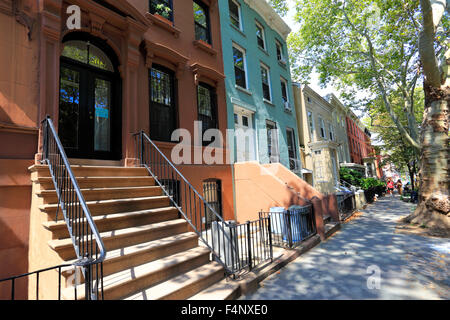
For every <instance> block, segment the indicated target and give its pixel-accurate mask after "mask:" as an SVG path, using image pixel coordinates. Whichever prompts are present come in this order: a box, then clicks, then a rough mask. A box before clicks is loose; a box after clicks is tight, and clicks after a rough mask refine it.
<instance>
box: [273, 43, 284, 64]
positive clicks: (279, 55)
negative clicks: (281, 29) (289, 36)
mask: <svg viewBox="0 0 450 320" xmlns="http://www.w3.org/2000/svg"><path fill="white" fill-rule="evenodd" d="M275 46H276V47H277V59H278V61H280V62H282V63H286V60H285V59H284V55H283V45H282V44H281V43H280V42H279V41H278V40H275Z"/></svg>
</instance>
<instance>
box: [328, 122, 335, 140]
mask: <svg viewBox="0 0 450 320" xmlns="http://www.w3.org/2000/svg"><path fill="white" fill-rule="evenodd" d="M328 132H329V134H330V140H331V141H334V130H333V125H332V124H331V123H328Z"/></svg>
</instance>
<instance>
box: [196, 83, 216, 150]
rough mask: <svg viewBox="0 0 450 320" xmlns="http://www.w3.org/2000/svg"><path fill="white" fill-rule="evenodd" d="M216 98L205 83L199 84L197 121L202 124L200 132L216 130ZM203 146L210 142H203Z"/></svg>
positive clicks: (211, 89) (212, 90)
mask: <svg viewBox="0 0 450 320" xmlns="http://www.w3.org/2000/svg"><path fill="white" fill-rule="evenodd" d="M216 103H217V98H216V93H215V91H214V89H213V88H212V87H211V86H209V85H207V84H206V83H200V84H199V85H198V87H197V108H198V119H199V121H201V122H202V131H203V133H205V131H206V130H208V129H211V128H217V127H218V126H217V107H216ZM204 143H205V144H210V143H211V142H208V141H204Z"/></svg>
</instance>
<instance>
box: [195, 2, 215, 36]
mask: <svg viewBox="0 0 450 320" xmlns="http://www.w3.org/2000/svg"><path fill="white" fill-rule="evenodd" d="M194 23H195V39H196V40H203V41H205V42H207V43H209V44H211V36H210V32H209V14H208V7H207V6H206V5H205V4H204V3H203V2H201V1H200V0H194Z"/></svg>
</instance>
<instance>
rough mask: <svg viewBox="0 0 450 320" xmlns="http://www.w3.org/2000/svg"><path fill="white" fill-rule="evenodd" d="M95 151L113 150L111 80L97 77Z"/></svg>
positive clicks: (95, 93)
mask: <svg viewBox="0 0 450 320" xmlns="http://www.w3.org/2000/svg"><path fill="white" fill-rule="evenodd" d="M94 109H95V117H94V151H111V82H110V81H108V80H103V79H99V78H96V79H95V88H94Z"/></svg>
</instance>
